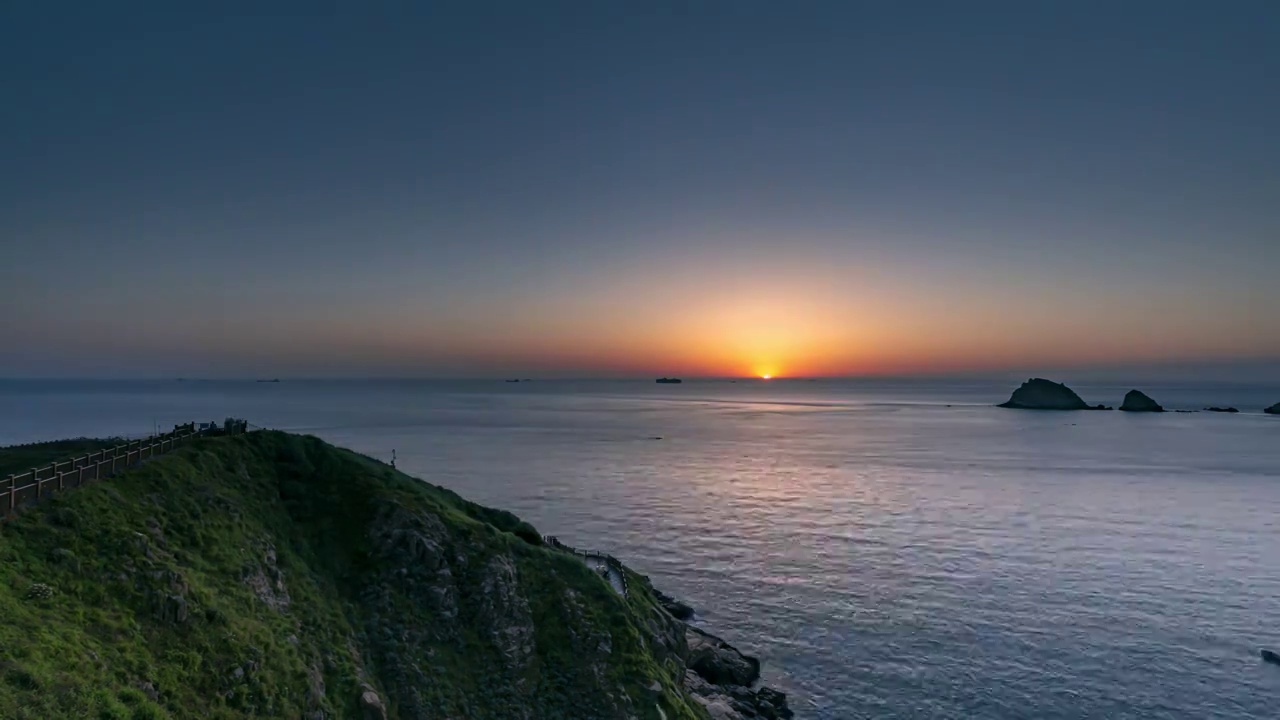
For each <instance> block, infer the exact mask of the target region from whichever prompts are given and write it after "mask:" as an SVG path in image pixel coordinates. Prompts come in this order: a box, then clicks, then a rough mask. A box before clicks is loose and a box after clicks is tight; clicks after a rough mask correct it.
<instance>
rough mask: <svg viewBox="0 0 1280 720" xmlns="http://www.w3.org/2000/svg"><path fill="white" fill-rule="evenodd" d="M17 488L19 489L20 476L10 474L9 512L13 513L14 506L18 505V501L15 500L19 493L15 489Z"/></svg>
mask: <svg viewBox="0 0 1280 720" xmlns="http://www.w3.org/2000/svg"><path fill="white" fill-rule="evenodd" d="M17 487H18V476H17V475H13V474H10V475H9V512H13V508H14V505H15V504H16V503H17V501H16V500H15V499H14V498H15V497H16V496H17V494H18V493H17V491H16V490H15V488H17Z"/></svg>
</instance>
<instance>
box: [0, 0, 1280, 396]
mask: <svg viewBox="0 0 1280 720" xmlns="http://www.w3.org/2000/svg"><path fill="white" fill-rule="evenodd" d="M200 6H203V7H200ZM1277 36H1280V3H1275V2H1271V1H1270V0H1265V1H1252V0H1235V1H1233V2H1230V3H1210V2H1179V1H1177V0H1164V1H1161V2H1144V1H1141V0H1132V1H1130V2H1124V3H1116V2H1092V1H1089V0H1076V1H1073V2H1069V3H1068V2H1061V3H1028V2H986V1H983V0H974V1H973V2H966V3H957V2H941V1H939V2H913V1H911V0H903V1H902V2H893V3H886V2H855V1H853V0H848V1H841V2H798V3H778V2H754V1H751V0H732V1H725V2H718V1H713V0H705V1H702V2H646V3H626V2H588V1H586V0H579V1H576V2H558V1H556V0H543V1H540V2H536V3H535V2H458V3H452V2H435V3H408V2H394V3H393V2H369V3H326V2H308V3H296V4H291V3H287V2H273V3H257V2H255V3H240V2H225V3H204V4H197V3H171V2H164V3H148V2H142V1H140V0H139V1H136V2H133V1H131V2H125V3H72V2H59V1H57V0H54V1H50V2H29V1H26V0H15V1H13V2H8V3H3V4H0V87H3V88H4V96H5V100H4V102H3V109H0V167H2V168H3V171H2V172H0V338H3V339H4V342H3V343H0V377H56V376H77V377H167V376H187V377H239V376H258V375H267V376H283V377H294V376H296V377H359V376H395V377H464V376H465V377H477V376H503V375H516V376H522V377H523V376H538V377H544V376H547V377H549V376H637V377H643V376H649V375H660V374H682V375H690V376H697V375H713V376H729V375H734V376H736V375H747V376H749V375H760V374H766V373H767V374H773V375H779V376H802V375H809V376H813V375H823V376H841V375H902V374H916V373H920V374H931V375H937V374H947V373H962V372H979V371H986V370H992V371H994V370H1009V369H1019V370H1021V369H1024V368H1025V369H1030V370H1034V369H1036V368H1041V367H1095V366H1098V367H1101V366H1107V365H1113V364H1114V365H1126V366H1133V365H1135V364H1137V365H1143V364H1150V365H1152V366H1157V365H1163V364H1169V363H1175V364H1183V365H1185V364H1188V363H1191V364H1194V363H1217V364H1219V365H1221V364H1224V363H1225V364H1227V365H1228V366H1230V365H1231V364H1233V363H1239V364H1240V366H1241V367H1242V368H1243V367H1250V368H1256V367H1267V368H1273V369H1274V368H1276V367H1280V366H1278V365H1276V364H1274V363H1272V362H1271V361H1273V360H1276V359H1280V312H1278V311H1277V310H1278V309H1280V278H1278V277H1277V271H1278V270H1280V132H1278V131H1277V128H1280V92H1277V82H1278V81H1277V78H1280V43H1278V42H1276V41H1275V38H1276V37H1277ZM1268 372H1272V370H1268Z"/></svg>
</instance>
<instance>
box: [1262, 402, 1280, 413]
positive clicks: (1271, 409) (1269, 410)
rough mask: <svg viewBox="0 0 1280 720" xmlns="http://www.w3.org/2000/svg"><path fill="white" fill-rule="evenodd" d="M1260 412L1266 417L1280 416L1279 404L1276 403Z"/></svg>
mask: <svg viewBox="0 0 1280 720" xmlns="http://www.w3.org/2000/svg"><path fill="white" fill-rule="evenodd" d="M1262 412H1264V413H1266V414H1268V415H1280V403H1276V404H1275V405H1272V406H1271V407H1269V408H1267V409H1266V410H1263V411H1262Z"/></svg>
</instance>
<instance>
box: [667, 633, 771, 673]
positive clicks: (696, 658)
mask: <svg viewBox="0 0 1280 720" xmlns="http://www.w3.org/2000/svg"><path fill="white" fill-rule="evenodd" d="M685 642H686V643H687V645H688V648H689V655H688V658H687V662H688V664H689V669H690V670H693V671H694V672H696V673H698V674H699V675H701V676H702V678H703V679H705V680H706V681H707V682H709V683H714V684H716V685H745V686H750V685H751V684H752V683H754V682H755V681H756V680H759V679H760V661H759V660H757V659H755V658H753V657H751V656H749V655H743V654H742V653H740V652H738V650H737V648H735V647H733V646H732V645H730V644H729V643H727V642H725V641H723V640H721V639H720V638H718V637H716V636H714V635H711V634H709V633H705V632H703V631H701V630H699V629H697V628H695V627H689V628H688V632H687V633H686V634H685Z"/></svg>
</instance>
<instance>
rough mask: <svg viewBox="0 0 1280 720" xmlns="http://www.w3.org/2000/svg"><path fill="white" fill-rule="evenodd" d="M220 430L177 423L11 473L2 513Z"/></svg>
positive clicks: (2, 487) (0, 497) (2, 485)
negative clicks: (170, 428) (165, 429)
mask: <svg viewBox="0 0 1280 720" xmlns="http://www.w3.org/2000/svg"><path fill="white" fill-rule="evenodd" d="M217 430H221V428H219V427H217V426H216V425H212V424H207V425H201V427H200V429H196V424H195V423H188V424H186V425H178V426H176V427H174V429H173V432H169V433H165V434H163V435H153V436H151V437H147V438H143V439H141V440H132V441H129V442H127V443H124V444H122V445H117V446H115V447H113V448H107V449H105V450H99V451H97V452H93V453H89V454H87V455H84V456H82V457H78V458H72V459H70V460H62V461H60V462H55V463H53V464H51V465H46V466H44V467H33V468H31V469H30V470H28V471H26V472H24V473H19V474H16V475H10V476H9V477H8V478H6V479H4V480H0V514H2V515H9V514H12V513H13V511H14V510H16V509H17V508H19V507H22V506H23V505H26V504H27V503H30V502H35V501H37V500H39V499H41V498H43V497H48V496H49V495H51V494H53V493H54V492H57V491H59V490H66V489H68V488H74V487H79V486H81V485H84V484H85V483H88V482H92V481H94V480H102V479H104V478H109V477H111V476H112V475H115V474H116V473H118V472H120V471H122V470H124V469H126V468H130V467H133V466H135V465H137V464H139V463H141V462H142V461H144V460H147V459H149V458H153V457H155V456H157V455H163V454H164V453H167V452H169V451H171V450H173V449H174V448H178V447H181V446H183V445H186V444H187V443H189V442H191V440H193V439H194V438H197V437H200V436H201V435H204V434H207V433H209V432H211V431H217Z"/></svg>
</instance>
